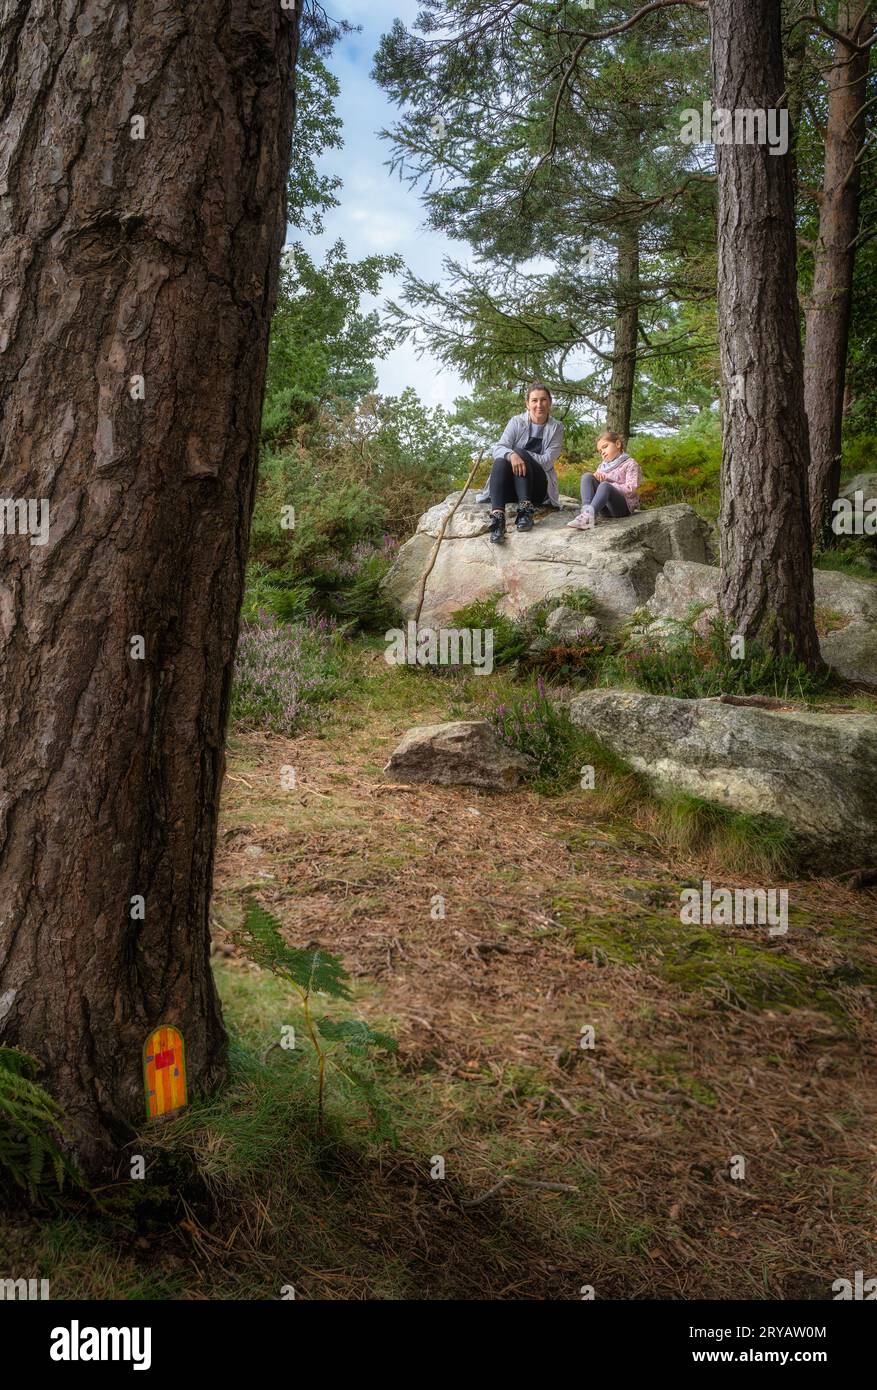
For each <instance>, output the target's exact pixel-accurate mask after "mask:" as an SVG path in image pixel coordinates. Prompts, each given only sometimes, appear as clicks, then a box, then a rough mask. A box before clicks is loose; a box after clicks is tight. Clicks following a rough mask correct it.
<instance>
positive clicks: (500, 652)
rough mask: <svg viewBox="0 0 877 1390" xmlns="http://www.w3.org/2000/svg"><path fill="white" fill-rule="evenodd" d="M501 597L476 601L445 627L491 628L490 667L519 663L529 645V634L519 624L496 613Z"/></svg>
mask: <svg viewBox="0 0 877 1390" xmlns="http://www.w3.org/2000/svg"><path fill="white" fill-rule="evenodd" d="M501 598H502V594H491V595H489V597H487V598H481V599H476V600H475V602H474V603H468V604H467V605H466V607H465V608H460V609H458V610H457V612H456V613H454V614H453V615H452V616H451V618H450V619H449V620H448V623H447V626H448V627H454V628H473V629H474V628H481V629H484V630H486V629H488V628H490V629H491V631H492V632H493V664H494V667H497V666H508V665H510V664H511V663H512V662H513V661H518V660H519V659H520V657H522V656H523V655H524V653H525V652H526V650H527V647H528V646H529V645H530V634H529V632H528V631H527V629H526V628H525V627H523V626H522V624H521V623H517V622H515V620H514V619H513V618H507V617H506V616H505V615H504V614H502V613H499V612H497V604H498V603H499V601H500V599H501Z"/></svg>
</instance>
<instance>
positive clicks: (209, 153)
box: [0, 0, 298, 1173]
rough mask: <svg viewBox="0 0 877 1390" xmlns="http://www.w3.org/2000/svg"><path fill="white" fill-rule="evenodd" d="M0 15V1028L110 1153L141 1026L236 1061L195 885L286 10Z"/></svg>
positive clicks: (103, 1153) (97, 1147)
mask: <svg viewBox="0 0 877 1390" xmlns="http://www.w3.org/2000/svg"><path fill="white" fill-rule="evenodd" d="M3 28H4V32H3V35H2V39H3V52H4V59H3V65H2V69H0V105H2V116H3V126H2V139H0V226H2V241H0V412H2V413H0V467H2V479H3V482H2V491H3V494H4V496H5V497H9V498H15V499H26V498H33V499H48V502H49V508H50V511H49V517H50V529H49V538H48V543H47V544H45V545H32V544H31V540H30V539H29V538H28V536H26V535H21V534H14V535H10V534H7V535H6V536H5V538H4V539H2V541H0V768H2V783H0V1039H2V1042H3V1043H6V1044H14V1045H18V1046H21V1047H23V1048H26V1049H28V1050H29V1051H31V1052H33V1053H35V1054H36V1055H37V1056H38V1057H40V1058H41V1059H42V1060H43V1062H44V1063H45V1064H46V1072H45V1079H46V1082H47V1084H48V1087H49V1089H50V1090H52V1091H53V1092H54V1094H55V1095H56V1096H57V1097H58V1098H59V1099H60V1100H61V1101H62V1102H63V1103H64V1105H65V1106H66V1107H67V1110H68V1114H69V1121H70V1127H71V1129H70V1132H71V1135H72V1138H73V1141H74V1148H75V1152H76V1153H77V1155H78V1157H79V1159H80V1162H81V1164H82V1167H83V1168H84V1170H85V1171H87V1172H90V1173H98V1172H107V1171H109V1170H110V1169H111V1167H112V1164H113V1160H114V1155H115V1153H116V1150H117V1146H118V1144H119V1143H120V1142H121V1141H123V1140H124V1139H126V1138H127V1137H129V1135H130V1132H131V1127H132V1125H133V1126H137V1125H141V1124H142V1123H143V1121H144V1119H145V1105H144V1086H143V1076H142V1061H141V1053H142V1047H143V1043H144V1041H145V1039H146V1036H147V1034H148V1032H149V1031H150V1029H151V1028H152V1027H153V1026H154V1025H156V1024H158V1023H169V1024H174V1025H176V1026H177V1027H179V1028H180V1029H181V1031H182V1034H183V1037H184V1041H185V1045H186V1049H187V1055H188V1069H189V1083H190V1095H191V1094H192V1093H206V1092H209V1091H210V1090H211V1089H212V1088H213V1087H215V1085H216V1084H217V1083H218V1081H219V1080H221V1078H222V1076H223V1072H224V1061H225V1034H224V1030H223V1027H222V1021H221V1016H220V1010H219V1006H218V1001H217V997H216V993H215V988H214V985H213V981H212V978H211V972H210V965H209V937H208V904H209V896H210V885H211V875H212V869H213V855H214V845H215V837H216V818H217V804H218V800H219V792H220V784H221V780H222V773H223V736H224V730H225V724H226V716H227V712H228V701H229V686H230V680H231V672H232V661H233V655H234V649H235V643H236V639H237V628H238V611H239V607H240V603H241V597H242V588H243V574H244V563H245V558H246V552H247V544H248V533H249V522H250V515H251V510H252V504H253V497H254V487H255V480H256V449H257V438H258V423H259V415H260V410H261V401H262V393H263V386H264V374H265V363H266V353H267V340H268V328H269V320H270V315H271V311H272V307H273V303H274V297H275V292H276V281H277V269H278V260H279V253H280V249H281V245H282V243H283V239H284V235H285V216H284V204H285V197H284V194H285V183H286V176H287V169H288V162H289V154H290V143H291V132H292V122H293V85H292V76H293V72H294V64H295V56H296V50H297V44H298V18H297V12H296V10H291V9H290V10H287V9H284V8H281V5H280V4H279V3H278V0H198V3H197V4H187V5H180V6H167V5H165V4H164V3H159V0H138V2H137V3H136V4H134V5H131V6H129V7H125V6H121V5H116V4H97V5H92V6H90V7H87V9H83V8H82V7H81V6H76V5H71V6H61V5H58V4H56V3H52V0H9V3H7V4H6V5H5V7H4V11H3ZM141 117H142V118H143V123H142V124H141V122H140V121H139V119H138V118H141ZM138 135H142V137H143V138H137V137H138ZM137 378H141V379H142V384H141V382H138V380H137ZM141 397H142V398H141ZM8 527H9V522H8V519H7V530H8ZM138 637H142V639H143V646H144V649H145V654H144V656H143V659H138V643H137V639H138ZM138 895H142V897H143V898H144V899H145V908H146V915H145V920H144V921H142V922H139V921H138V920H137V919H136V916H135V917H134V918H133V919H132V916H131V912H132V899H135V898H136V897H137V896H138ZM134 911H135V913H136V906H135V909H134Z"/></svg>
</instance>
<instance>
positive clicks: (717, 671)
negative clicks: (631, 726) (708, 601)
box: [600, 613, 834, 700]
mask: <svg viewBox="0 0 877 1390" xmlns="http://www.w3.org/2000/svg"><path fill="white" fill-rule="evenodd" d="M696 620H697V615H696V613H695V614H693V615H692V617H690V618H689V619H688V620H686V622H684V623H675V624H672V626H671V627H670V630H669V631H668V630H667V628H666V627H665V630H664V632H663V633H662V635H661V637H650V636H649V634H648V633H646V634H645V635H644V636H642V637H639V638H637V637H635V636H634V637H633V638H632V639H631V640H630V641H629V642H628V643H627V645H626V646H625V647H624V648H623V649H622V650H621V651H620V652H618V653H614V654H610V655H609V656H607V658H606V660H605V661H604V662H603V663H602V667H601V671H600V684H602V685H618V684H621V685H625V684H629V685H633V686H636V687H637V688H638V689H640V690H648V691H650V692H651V693H652V694H655V695H675V696H676V697H677V698H679V699H686V700H695V699H701V698H704V697H706V696H711V695H723V694H727V695H731V694H735V695H749V694H764V695H773V696H776V697H777V698H778V699H788V698H793V699H799V700H807V699H810V698H811V697H813V696H816V695H819V694H821V693H822V692H823V691H825V690H826V688H827V687H828V686H829V685H830V684H831V683H832V681H833V680H834V677H833V676H832V673H831V672H830V671H829V670H828V668H827V667H823V668H822V669H821V670H820V671H817V672H815V673H813V672H810V671H808V670H807V668H806V667H805V666H804V665H803V664H802V663H801V662H799V661H797V660H795V658H794V657H792V656H774V655H773V654H772V653H771V652H770V651H768V650H767V649H766V648H765V647H764V646H763V645H762V644H760V643H758V642H756V641H748V642H747V643H746V648H745V655H744V656H743V657H742V658H735V657H733V656H732V655H731V650H732V647H731V639H732V633H731V630H730V628H729V627H728V625H727V624H726V623H724V622H723V621H722V620H721V619H720V618H714V619H713V620H712V621H711V622H710V624H709V630H708V632H707V634H706V635H703V634H701V633H699V632H697V631H695V629H694V623H695V622H696ZM673 629H675V630H673Z"/></svg>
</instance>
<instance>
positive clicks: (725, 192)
mask: <svg viewBox="0 0 877 1390" xmlns="http://www.w3.org/2000/svg"><path fill="white" fill-rule="evenodd" d="M710 18H711V27H712V59H711V63H712V78H713V105H714V108H716V109H718V108H722V109H725V110H730V111H734V110H741V109H746V110H767V109H769V108H776V107H777V106H778V105H779V103H780V99H781V97H782V94H783V91H784V80H783V61H782V49H781V42H780V3H779V0H711V2H710ZM716 165H717V172H718V227H717V231H718V316H719V350H720V356H721V363H722V376H723V382H724V395H725V399H724V409H723V448H722V474H721V485H722V504H721V515H720V522H719V525H720V549H721V579H720V602H721V608H722V611H723V613H724V615H725V617H726V619H727V620H728V622H729V624H730V626H731V629H732V631H733V632H734V633H736V634H740V635H742V636H743V637H745V638H758V639H759V640H760V641H762V642H763V643H764V644H765V646H767V647H768V648H769V649H770V650H772V651H773V652H775V653H777V654H779V653H782V652H791V653H793V654H794V655H795V656H796V657H797V659H798V660H800V661H803V662H806V663H807V665H808V666H815V665H816V664H817V662H818V658H819V646H818V640H817V636H816V629H815V625H814V618H813V571H812V563H811V555H810V524H809V511H808V499H807V466H808V453H809V451H808V444H807V419H806V415H805V413H804V392H803V363H802V357H801V343H800V337H799V331H798V307H797V295H796V283H795V222H794V202H793V192H792V188H793V185H792V163H791V159H790V156H789V154H788V153H787V154H784V155H780V154H773V153H771V151H770V148H769V146H768V145H767V144H755V143H752V144H743V143H741V144H717V145H716Z"/></svg>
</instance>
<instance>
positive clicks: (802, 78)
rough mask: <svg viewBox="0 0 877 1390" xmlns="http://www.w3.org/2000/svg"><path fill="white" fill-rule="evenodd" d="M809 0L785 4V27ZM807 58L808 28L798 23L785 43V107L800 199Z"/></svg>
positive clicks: (806, 6) (793, 167)
mask: <svg viewBox="0 0 877 1390" xmlns="http://www.w3.org/2000/svg"><path fill="white" fill-rule="evenodd" d="M809 9H810V0H789V3H787V5H786V7H785V22H786V26H787V27H788V26H790V25H791V24H792V23H793V22H794V21H795V20H796V19H798V18H800V17H801V16H803V15H804V14H806V13H807V12H808V11H809ZM806 57H807V27H806V25H804V24H797V25H795V27H794V28H793V29H792V30H791V33H790V34H789V38H788V41H787V44H786V56H785V71H786V91H787V93H788V97H787V100H786V107H787V109H788V112H789V150H790V152H791V156H792V186H793V190H794V194H795V199H796V202H797V191H798V190H797V184H798V135H799V133H800V128H801V111H802V109H803V106H804V89H805V86H806V82H807V74H806V68H805V60H806Z"/></svg>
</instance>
